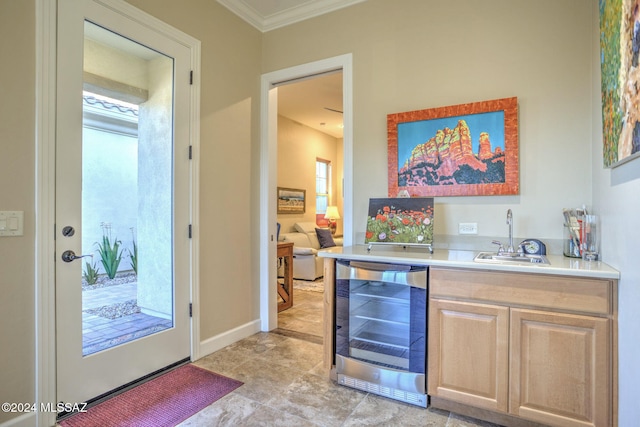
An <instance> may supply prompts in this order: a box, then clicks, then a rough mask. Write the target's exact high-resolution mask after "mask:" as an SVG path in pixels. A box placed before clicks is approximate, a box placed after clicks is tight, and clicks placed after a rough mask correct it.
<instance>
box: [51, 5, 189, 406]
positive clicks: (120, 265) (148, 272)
mask: <svg viewBox="0 0 640 427" xmlns="http://www.w3.org/2000/svg"><path fill="white" fill-rule="evenodd" d="M113 4H115V2H114V1H100V0H59V1H58V45H57V52H58V62H57V119H56V128H57V131H56V209H55V216H56V243H55V245H56V255H55V257H56V347H57V350H56V352H57V354H56V357H57V366H56V378H57V380H56V381H57V401H58V402H64V403H80V402H86V401H88V400H89V401H91V400H92V399H95V398H97V397H99V396H101V395H104V394H106V393H108V392H110V391H113V390H115V389H118V388H119V387H121V386H123V385H125V384H128V383H130V382H133V381H135V380H137V379H139V378H142V377H145V376H147V375H148V374H150V373H153V372H155V371H158V370H161V369H163V368H165V367H167V366H171V365H172V364H176V363H178V362H180V361H185V360H188V358H189V357H190V353H191V337H190V329H191V328H190V308H189V305H190V288H191V284H190V277H191V275H190V260H191V243H190V236H189V234H190V231H189V230H190V226H189V223H190V203H191V200H190V179H189V178H190V160H189V157H190V156H189V141H190V139H189V109H190V96H191V95H190V83H189V75H190V50H189V49H188V48H187V47H185V46H183V45H182V44H179V43H177V42H176V41H174V40H172V39H171V38H169V37H167V36H165V35H163V34H161V33H160V32H158V31H155V30H154V28H152V27H150V26H148V25H144V24H141V23H140V22H138V21H136V20H134V19H132V18H131V17H129V16H127V15H125V14H124V13H122V12H121V11H119V10H118V9H117V8H115V7H111V6H112V5H113ZM109 5H111V6H109Z"/></svg>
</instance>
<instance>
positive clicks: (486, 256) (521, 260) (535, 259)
mask: <svg viewBox="0 0 640 427" xmlns="http://www.w3.org/2000/svg"><path fill="white" fill-rule="evenodd" d="M473 260H474V261H475V262H488V263H493V264H545V265H551V263H550V262H549V260H548V259H547V257H546V256H544V255H527V254H498V253H497V252H480V253H479V254H478V255H476V257H475V258H474V259H473Z"/></svg>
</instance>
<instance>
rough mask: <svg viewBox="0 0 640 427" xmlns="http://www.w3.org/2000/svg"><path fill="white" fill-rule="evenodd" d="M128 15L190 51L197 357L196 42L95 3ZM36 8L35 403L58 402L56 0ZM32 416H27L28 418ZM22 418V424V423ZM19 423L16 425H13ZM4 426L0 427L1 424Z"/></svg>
mask: <svg viewBox="0 0 640 427" xmlns="http://www.w3.org/2000/svg"><path fill="white" fill-rule="evenodd" d="M93 1H94V2H96V3H101V4H103V5H105V6H107V7H109V8H110V9H112V10H114V11H116V12H118V13H120V14H122V15H123V16H127V17H128V18H130V19H132V20H134V21H135V22H136V23H137V24H139V25H143V26H146V27H148V28H151V29H153V30H154V31H157V32H159V33H161V34H163V35H164V36H166V37H168V38H170V39H172V40H174V41H176V42H178V43H180V44H182V45H184V46H186V47H188V48H189V49H190V57H191V69H192V70H193V73H194V79H193V84H192V85H191V100H190V102H191V104H190V110H191V111H190V113H189V126H190V145H191V146H192V150H193V160H192V162H191V174H190V175H191V176H190V179H191V197H192V198H191V218H190V219H191V224H192V239H191V302H192V305H193V313H192V314H193V316H192V318H191V358H192V360H195V359H197V358H198V355H199V353H200V343H199V341H198V339H199V336H200V327H199V325H200V316H199V305H198V295H199V290H200V282H199V280H200V276H199V271H200V268H199V241H200V239H199V227H198V225H199V194H200V191H199V187H200V181H199V178H200V176H199V173H200V172H199V168H200V161H199V151H200V63H201V59H200V58H201V43H200V41H199V40H197V39H195V38H193V37H191V36H189V35H187V34H185V33H183V32H181V31H179V30H177V29H175V28H173V27H171V26H170V25H168V24H166V23H164V22H162V21H160V20H158V19H157V18H155V17H153V16H151V15H148V14H146V13H145V12H143V11H141V10H139V9H137V8H135V7H133V6H131V5H129V4H128V3H126V2H124V1H123V0H93ZM35 3H36V4H35V7H36V28H35V32H36V34H35V36H36V37H35V38H36V40H35V42H36V81H35V86H36V94H35V95H36V103H35V109H36V111H35V115H36V129H35V131H36V134H35V152H36V165H35V167H36V181H35V186H36V188H35V198H36V200H35V205H36V212H35V216H36V232H35V239H36V241H35V246H36V250H35V257H34V258H35V259H34V272H35V304H34V305H35V307H34V309H35V328H36V330H35V403H37V404H38V405H40V403H52V402H56V360H55V355H56V335H55V263H54V259H53V256H52V254H53V253H54V249H55V241H54V234H55V224H54V220H55V135H56V131H55V126H56V94H55V91H56V60H57V52H56V39H57V36H56V35H57V1H56V0H35ZM29 415H31V414H29ZM35 417H36V421H35V425H37V426H39V427H47V426H52V425H54V424H55V421H56V414H55V413H41V412H36V413H35ZM23 418H24V420H23ZM14 422H16V423H18V422H19V423H20V424H14ZM27 422H28V425H33V421H31V417H28V419H27V418H25V417H18V418H16V419H13V420H10V421H9V422H8V423H11V424H8V423H5V424H6V425H12V426H13V425H22V424H23V423H27ZM5 424H3V426H4V425H5Z"/></svg>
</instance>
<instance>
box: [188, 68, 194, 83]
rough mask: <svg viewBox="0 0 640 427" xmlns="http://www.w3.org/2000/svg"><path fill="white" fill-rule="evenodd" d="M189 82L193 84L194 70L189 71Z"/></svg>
mask: <svg viewBox="0 0 640 427" xmlns="http://www.w3.org/2000/svg"><path fill="white" fill-rule="evenodd" d="M189 84H190V85H192V84H193V70H191V71H189Z"/></svg>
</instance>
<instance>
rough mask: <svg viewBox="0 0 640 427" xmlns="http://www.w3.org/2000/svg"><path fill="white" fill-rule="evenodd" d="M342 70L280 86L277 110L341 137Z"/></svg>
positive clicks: (314, 127) (299, 121) (313, 127)
mask: <svg viewBox="0 0 640 427" xmlns="http://www.w3.org/2000/svg"><path fill="white" fill-rule="evenodd" d="M341 111H344V110H343V109H342V72H340V71H337V72H333V73H331V74H324V75H321V76H318V77H313V78H309V79H305V80H302V81H298V82H295V83H290V84H286V85H283V86H279V87H278V114H279V115H282V116H284V117H287V118H289V119H291V120H293V121H296V122H298V123H302V124H303V125H305V126H308V127H310V128H312V129H315V130H318V131H320V132H323V133H326V134H328V135H331V136H333V137H335V138H342V113H341Z"/></svg>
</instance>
